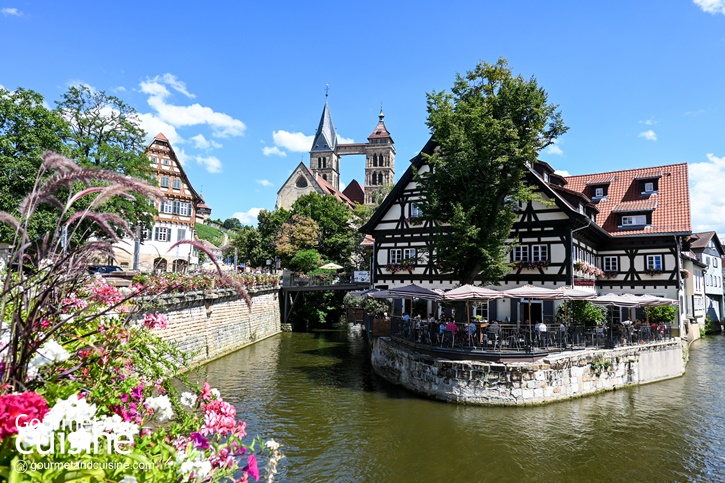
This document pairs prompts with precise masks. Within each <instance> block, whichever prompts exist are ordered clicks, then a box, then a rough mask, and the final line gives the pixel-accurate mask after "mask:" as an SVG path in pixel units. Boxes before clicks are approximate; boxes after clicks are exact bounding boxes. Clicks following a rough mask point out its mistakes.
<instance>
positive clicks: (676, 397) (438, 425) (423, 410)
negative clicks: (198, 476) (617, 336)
mask: <svg viewBox="0 0 725 483" xmlns="http://www.w3.org/2000/svg"><path fill="white" fill-rule="evenodd" d="M724 367H725V337H722V336H716V337H708V338H706V339H704V340H702V341H698V342H696V343H695V344H694V346H693V348H692V350H691V352H690V362H689V364H688V366H687V372H686V374H685V376H683V377H680V378H677V379H673V380H669V381H664V382H659V383H655V384H649V385H645V386H641V387H634V388H630V389H624V390H618V391H615V392H610V393H606V394H601V395H597V396H590V397H586V398H581V399H576V400H572V401H565V402H559V403H554V404H549V405H546V406H541V407H530V408H484V407H473V406H457V405H453V404H446V403H441V402H436V401H431V400H427V399H422V398H419V397H417V396H415V395H413V394H411V393H409V392H407V391H405V390H403V389H401V388H398V387H396V386H393V385H391V384H389V383H387V382H385V381H384V380H382V379H380V378H379V377H377V376H376V375H375V374H374V373H373V372H372V369H371V366H370V361H369V352H368V348H367V343H366V341H365V339H364V338H363V336H362V333H361V332H359V331H356V330H353V329H352V328H351V329H348V330H344V331H330V332H316V333H308V334H305V333H283V334H280V335H277V336H274V337H271V338H269V339H266V340H263V341H261V342H258V343H257V344H254V345H253V346H250V347H248V348H245V349H242V350H240V351H237V352H235V353H233V354H230V355H228V356H226V357H224V358H222V359H219V360H216V361H214V362H212V363H209V364H207V365H206V366H204V367H203V368H201V376H202V377H205V378H206V379H207V380H208V381H209V383H210V384H211V385H212V386H213V387H217V388H219V390H220V391H221V393H222V396H223V397H224V398H225V400H227V401H230V402H232V403H233V404H234V405H235V407H236V408H237V411H238V414H239V417H240V418H241V419H243V420H245V421H247V430H248V432H249V433H250V434H252V435H254V434H260V435H262V436H263V437H265V438H269V437H273V438H274V439H275V440H276V441H278V442H279V443H281V444H282V451H283V453H284V454H285V456H286V458H285V459H284V460H283V461H282V463H281V464H280V467H279V469H280V473H279V475H278V476H277V478H276V479H275V481H278V482H303V481H304V482H347V481H350V482H353V481H354V482H358V481H359V482H413V481H414V482H479V481H497V482H498V481H516V482H519V481H556V482H567V481H571V482H582V481H587V482H594V481H713V482H714V481H725V445H724V444H723V442H724V441H725V417H724V416H725V409H724V404H725V397H724V396H725V371H723V368H724Z"/></svg>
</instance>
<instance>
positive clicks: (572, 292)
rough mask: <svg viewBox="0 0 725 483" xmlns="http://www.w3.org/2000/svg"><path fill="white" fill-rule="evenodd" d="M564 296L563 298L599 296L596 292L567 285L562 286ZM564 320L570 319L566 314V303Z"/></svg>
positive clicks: (581, 298) (577, 298) (585, 298)
mask: <svg viewBox="0 0 725 483" xmlns="http://www.w3.org/2000/svg"><path fill="white" fill-rule="evenodd" d="M561 291H562V297H561V300H592V299H595V298H597V294H596V292H591V291H589V290H581V289H578V288H574V287H570V286H568V285H567V286H565V287H562V288H561ZM564 320H569V319H568V318H567V316H566V305H564Z"/></svg>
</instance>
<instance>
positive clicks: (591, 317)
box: [557, 300, 607, 326]
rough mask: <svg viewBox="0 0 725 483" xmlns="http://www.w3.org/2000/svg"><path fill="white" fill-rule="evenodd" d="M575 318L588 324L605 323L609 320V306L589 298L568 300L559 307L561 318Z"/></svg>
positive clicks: (558, 314)
mask: <svg viewBox="0 0 725 483" xmlns="http://www.w3.org/2000/svg"><path fill="white" fill-rule="evenodd" d="M565 314H566V318H568V319H571V320H574V321H576V322H578V323H580V324H584V325H587V326H593V325H603V324H604V323H605V322H606V321H607V308H606V307H604V306H602V305H594V304H593V303H591V302H590V301H588V300H567V301H566V302H564V303H563V304H560V305H559V307H558V308H557V316H558V317H559V318H561V319H564V316H565Z"/></svg>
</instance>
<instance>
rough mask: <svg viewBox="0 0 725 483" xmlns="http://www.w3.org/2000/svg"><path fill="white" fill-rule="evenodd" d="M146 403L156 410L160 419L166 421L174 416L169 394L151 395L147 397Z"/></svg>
mask: <svg viewBox="0 0 725 483" xmlns="http://www.w3.org/2000/svg"><path fill="white" fill-rule="evenodd" d="M144 404H145V405H146V406H147V407H149V408H150V409H153V410H154V412H155V413H156V414H157V415H158V417H159V421H166V420H167V419H171V418H172V417H174V410H173V409H171V401H169V396H158V397H149V398H146V401H144Z"/></svg>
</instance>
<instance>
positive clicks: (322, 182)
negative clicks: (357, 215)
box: [315, 175, 355, 208]
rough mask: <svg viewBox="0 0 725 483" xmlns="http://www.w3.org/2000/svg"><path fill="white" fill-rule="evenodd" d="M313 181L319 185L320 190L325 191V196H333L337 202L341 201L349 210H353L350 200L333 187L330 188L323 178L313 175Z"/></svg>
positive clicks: (353, 206)
mask: <svg viewBox="0 0 725 483" xmlns="http://www.w3.org/2000/svg"><path fill="white" fill-rule="evenodd" d="M315 181H317V182H318V183H319V185H320V187H321V188H322V190H323V191H325V192H326V193H327V194H329V195H332V196H334V197H335V198H337V200H338V201H342V202H343V203H345V204H347V205H348V206H349V207H350V208H355V203H354V202H353V201H352V200H351V199H350V198H348V197H347V196H345V195H344V194H342V192H340V190H337V189H335V187H334V186H332V185H331V184H330V183H329V182H328V181H327V180H326V179H325V178H323V177H322V176H318V175H315Z"/></svg>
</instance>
